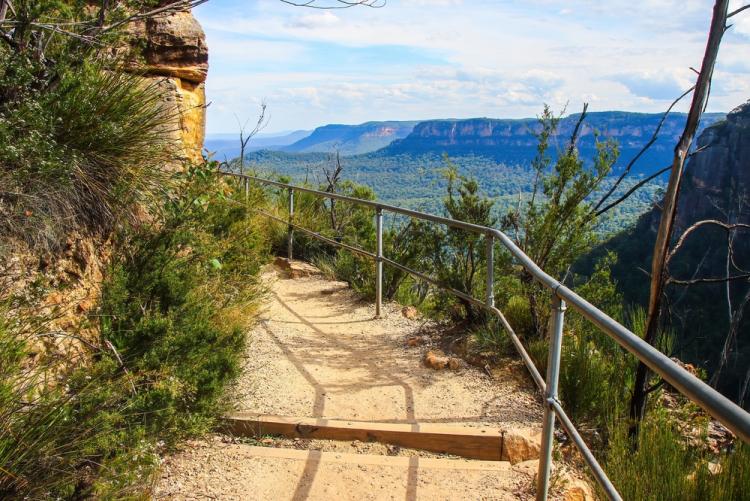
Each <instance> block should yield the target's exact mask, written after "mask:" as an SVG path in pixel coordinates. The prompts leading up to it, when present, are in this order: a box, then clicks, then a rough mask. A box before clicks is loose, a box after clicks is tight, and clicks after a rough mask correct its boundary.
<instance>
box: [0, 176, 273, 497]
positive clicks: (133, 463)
mask: <svg viewBox="0 0 750 501" xmlns="http://www.w3.org/2000/svg"><path fill="white" fill-rule="evenodd" d="M174 182H175V185H174V190H173V191H172V193H171V196H170V197H169V198H168V199H167V200H166V201H165V203H164V204H163V206H162V207H161V210H160V211H159V217H158V218H157V219H155V220H154V221H153V222H152V224H149V225H145V226H141V227H139V228H137V229H131V230H129V231H128V232H126V233H124V234H122V235H121V236H120V238H119V243H118V245H117V247H116V248H117V255H118V256H119V257H118V258H117V259H115V260H114V261H113V262H112V264H111V267H110V270H109V272H108V273H107V278H106V280H105V283H104V284H103V291H102V302H101V305H100V307H99V309H98V311H97V312H96V314H95V315H94V316H92V318H91V320H90V322H91V323H92V324H93V325H96V326H98V329H99V332H100V335H99V338H98V340H96V341H95V342H86V343H85V344H83V345H81V346H80V350H81V352H80V354H79V355H78V357H77V360H75V361H73V362H74V363H67V364H63V363H62V361H61V360H60V359H58V358H56V357H54V356H53V355H51V354H50V355H49V357H51V358H47V355H45V354H42V355H40V356H41V358H37V359H36V360H35V362H36V363H35V364H34V365H33V366H32V367H30V366H29V364H28V360H30V358H29V357H30V356H31V354H32V350H33V347H34V346H35V342H34V340H35V339H36V338H38V337H39V336H42V335H44V332H45V330H44V328H45V324H44V319H35V318H32V317H29V316H28V315H24V311H25V310H24V309H22V308H17V307H15V306H14V305H15V303H12V304H11V303H9V304H8V306H7V308H11V310H10V311H7V312H6V315H5V318H6V319H8V320H6V321H5V322H4V323H3V325H2V326H0V367H1V368H2V369H0V370H1V371H2V373H1V374H0V375H2V378H0V497H24V496H28V497H31V498H48V497H51V498H85V497H89V496H93V497H97V498H122V497H131V496H136V497H140V496H141V495H144V496H145V493H146V492H147V489H148V487H149V485H150V484H149V482H150V476H151V475H152V474H153V473H154V471H155V468H156V467H157V466H158V455H157V454H158V452H159V451H161V450H163V449H164V448H165V447H170V446H173V445H175V444H176V443H177V442H178V441H179V440H181V439H184V438H186V437H189V436H195V435H197V434H200V433H203V432H205V431H207V430H209V429H210V427H211V426H212V425H213V423H214V422H215V419H216V418H217V417H218V416H219V415H220V413H221V412H222V410H224V409H225V407H224V405H223V403H224V397H223V390H224V389H225V388H226V386H227V385H228V384H229V383H230V382H231V381H232V380H233V379H234V378H235V377H236V376H237V375H238V373H239V370H240V368H241V360H242V357H243V353H244V347H245V336H246V332H247V323H248V321H249V320H248V319H252V313H253V311H254V307H255V304H256V301H257V300H258V298H259V297H260V295H261V293H262V290H261V287H260V285H259V283H258V280H257V277H258V271H259V267H260V266H261V264H262V263H264V262H265V260H266V259H267V255H268V252H269V249H268V247H267V245H266V241H267V240H266V238H265V237H264V230H263V226H262V225H261V224H258V223H257V221H256V220H255V219H254V218H253V217H252V216H250V214H249V211H248V209H247V207H248V205H247V204H245V203H244V202H240V197H238V196H237V195H236V194H235V193H234V192H233V191H231V190H230V189H229V188H228V187H227V186H226V185H224V184H223V183H222V182H221V180H219V179H218V178H217V176H216V174H215V166H213V165H207V166H199V167H194V168H191V169H190V170H188V171H187V172H186V173H185V174H180V175H177V179H175V180H174ZM253 202H257V200H256V199H251V202H250V203H253ZM14 307H15V309H13V308H14ZM34 325H35V326H36V327H35V328H33V329H30V326H34ZM52 374H55V379H54V380H53V381H47V378H49V377H50V376H51V375H52Z"/></svg>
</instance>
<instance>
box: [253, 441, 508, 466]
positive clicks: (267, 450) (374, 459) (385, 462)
mask: <svg viewBox="0 0 750 501" xmlns="http://www.w3.org/2000/svg"><path fill="white" fill-rule="evenodd" d="M247 447H248V448H249V451H250V455H252V456H253V457H258V458H274V459H291V460H297V461H318V462H321V463H341V464H362V465H372V466H391V467H397V468H420V469H430V470H465V471H495V472H503V471H510V469H511V466H510V464H509V463H508V462H507V461H477V460H473V461H467V460H465V459H450V458H423V457H416V456H411V457H407V456H381V455H373V454H354V453H351V452H328V451H312V450H299V449H277V448H274V447H259V446H254V445H249V446H247Z"/></svg>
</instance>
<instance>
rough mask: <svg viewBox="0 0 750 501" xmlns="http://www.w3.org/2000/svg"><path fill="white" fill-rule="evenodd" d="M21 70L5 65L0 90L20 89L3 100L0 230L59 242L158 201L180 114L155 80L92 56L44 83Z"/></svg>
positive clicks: (42, 242)
mask: <svg viewBox="0 0 750 501" xmlns="http://www.w3.org/2000/svg"><path fill="white" fill-rule="evenodd" d="M24 69H25V68H23V67H21V66H17V65H12V64H6V65H0V90H2V89H3V88H4V87H13V86H15V87H17V89H18V92H19V93H17V94H15V95H14V96H13V97H12V98H11V99H9V100H7V101H5V102H3V103H2V104H0V236H1V237H3V238H4V239H8V238H16V239H20V240H23V241H26V242H27V243H28V244H30V245H31V247H32V248H36V249H40V250H46V249H51V250H55V249H56V248H57V247H58V246H59V245H60V243H61V242H63V241H64V239H65V237H66V236H67V235H69V234H70V233H71V232H72V231H74V230H77V231H86V232H89V233H93V234H104V235H106V234H107V233H108V232H109V231H111V230H112V229H113V228H114V227H115V225H116V224H117V223H118V222H129V221H132V220H133V219H134V216H135V215H137V214H138V207H139V206H143V205H144V204H153V203H154V201H155V200H156V199H157V198H158V196H159V194H160V193H161V192H162V191H163V189H164V187H165V183H166V181H167V180H168V176H167V175H166V171H165V167H166V166H167V165H168V163H169V162H170V160H171V159H172V153H173V145H172V143H171V139H170V137H171V134H170V131H169V129H170V127H174V126H175V125H174V124H175V123H176V122H175V117H174V115H173V113H174V111H173V110H171V109H170V108H168V107H166V106H164V105H163V103H162V92H161V90H160V88H159V86H158V84H157V83H150V84H149V83H145V81H144V80H143V79H141V78H139V77H137V76H133V75H128V74H125V73H122V72H117V71H107V70H105V69H104V68H103V67H102V66H100V65H98V64H96V63H91V62H89V63H82V64H81V65H78V66H76V67H73V68H65V69H61V70H60V71H61V73H60V75H59V80H58V81H57V82H56V84H55V85H53V86H50V87H49V88H48V89H46V90H45V91H44V92H39V91H37V90H36V89H35V88H34V86H33V85H31V84H27V85H21V84H20V83H19V82H18V80H24V71H23V70H24ZM27 78H29V79H33V75H28V76H27ZM6 90H7V89H6Z"/></svg>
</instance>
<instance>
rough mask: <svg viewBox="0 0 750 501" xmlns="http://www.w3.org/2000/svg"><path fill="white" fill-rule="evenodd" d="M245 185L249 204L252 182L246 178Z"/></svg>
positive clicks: (246, 198)
mask: <svg viewBox="0 0 750 501" xmlns="http://www.w3.org/2000/svg"><path fill="white" fill-rule="evenodd" d="M243 184H244V186H245V202H247V200H248V198H250V180H249V179H248V178H245V180H244V183H243Z"/></svg>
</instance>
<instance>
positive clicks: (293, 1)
mask: <svg viewBox="0 0 750 501" xmlns="http://www.w3.org/2000/svg"><path fill="white" fill-rule="evenodd" d="M279 1H281V2H283V3H285V4H288V5H293V6H295V7H309V8H311V9H320V10H333V9H348V8H350V7H358V6H359V7H371V8H373V9H379V8H381V7H385V4H386V2H387V0H331V2H332V5H318V0H279Z"/></svg>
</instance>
